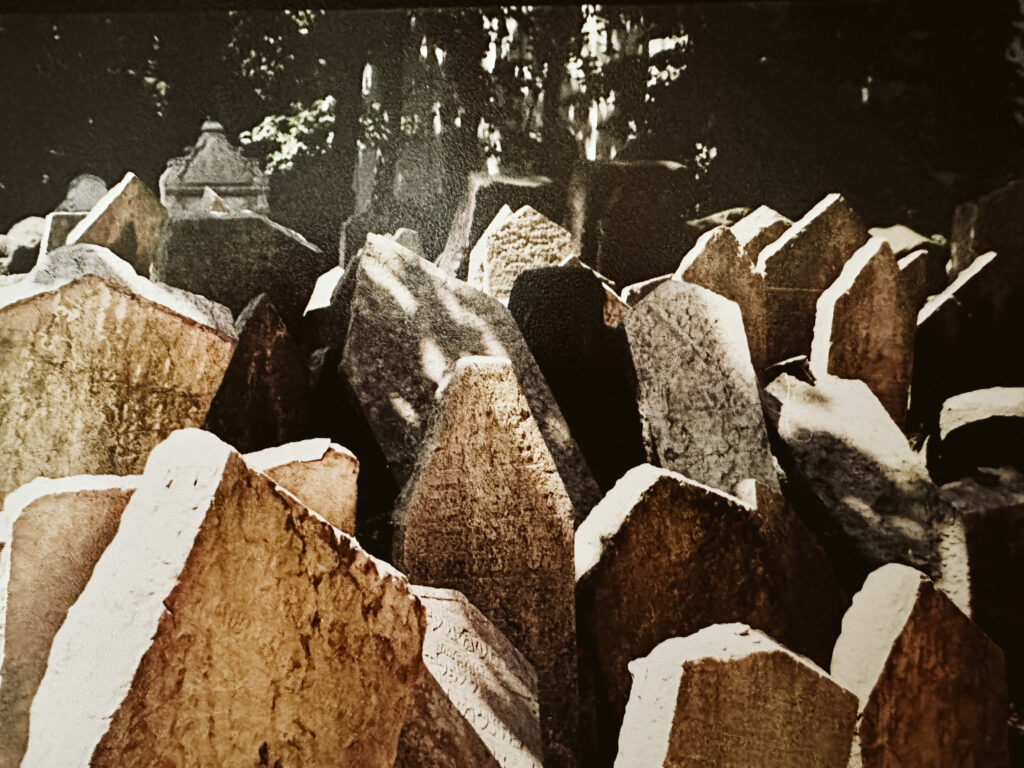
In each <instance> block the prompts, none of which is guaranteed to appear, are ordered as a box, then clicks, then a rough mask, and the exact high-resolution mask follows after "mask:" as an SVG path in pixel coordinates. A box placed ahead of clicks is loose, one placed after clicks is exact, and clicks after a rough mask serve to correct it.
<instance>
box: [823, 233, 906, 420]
mask: <svg viewBox="0 0 1024 768" xmlns="http://www.w3.org/2000/svg"><path fill="white" fill-rule="evenodd" d="M916 328H917V309H916V308H915V306H914V304H913V301H912V300H911V299H910V297H908V296H906V295H905V294H904V292H903V290H902V287H901V284H900V275H899V266H898V265H897V263H896V257H895V256H893V253H892V250H891V249H890V248H889V244H888V242H886V241H885V240H883V239H881V238H878V237H875V238H872V239H870V240H868V242H867V243H866V244H865V245H863V246H862V247H861V248H860V249H858V250H857V252H856V253H854V254H853V256H851V257H850V260H849V261H847V262H846V264H845V265H844V266H843V271H842V272H841V273H840V274H839V277H838V278H836V281H835V282H834V283H832V285H831V286H829V288H828V289H827V290H826V291H824V292H823V293H822V294H821V296H819V297H818V308H817V316H816V319H815V321H814V338H813V341H812V342H811V372H812V373H813V374H814V375H815V376H826V375H829V374H831V375H832V376H836V377H838V378H840V379H860V380H861V381H863V382H864V383H865V384H867V385H868V388H869V389H870V390H871V391H872V392H873V393H874V394H875V397H877V398H878V399H879V401H880V402H881V403H882V405H883V406H885V410H886V411H888V413H889V415H890V416H891V417H892V419H893V421H895V422H896V424H898V425H899V426H901V427H902V426H903V423H904V421H905V419H906V415H907V404H908V402H909V400H910V376H911V371H912V369H913V358H914V331H915V330H916Z"/></svg>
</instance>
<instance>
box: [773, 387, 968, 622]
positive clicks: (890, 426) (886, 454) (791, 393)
mask: <svg viewBox="0 0 1024 768" xmlns="http://www.w3.org/2000/svg"><path fill="white" fill-rule="evenodd" d="M765 392H766V396H767V400H768V402H767V403H766V410H767V413H768V415H769V423H770V424H771V425H772V431H773V439H774V440H775V445H776V451H775V453H776V455H777V456H778V458H779V462H780V463H781V465H782V468H783V469H784V470H785V472H786V477H787V479H788V485H787V496H788V497H789V499H790V500H791V501H792V503H793V505H794V507H795V508H796V511H797V513H798V514H799V515H800V518H801V519H802V520H803V521H804V523H805V524H806V525H807V527H808V528H810V529H811V531H812V532H813V533H814V534H815V535H817V537H818V540H819V541H821V543H822V546H823V547H824V548H825V551H826V552H827V553H828V554H829V558H830V559H831V561H832V562H833V563H834V564H835V566H836V570H837V572H838V573H839V575H840V578H841V580H842V582H843V585H844V587H845V588H846V589H847V590H848V591H850V592H852V591H854V590H856V589H857V586H858V585H859V584H860V583H861V582H863V580H864V578H865V576H866V575H867V573H869V572H870V571H872V570H874V569H875V568H878V567H879V566H881V565H884V564H885V563H890V562H898V563H905V564H907V565H912V566H914V567H915V568H920V569H921V570H923V571H925V572H926V573H929V574H931V575H932V577H933V578H935V579H937V580H940V581H941V585H942V586H943V588H944V589H947V590H948V591H949V592H950V593H951V594H952V595H953V596H954V599H955V600H956V601H957V603H958V604H959V605H963V606H966V605H967V604H968V597H967V595H966V594H965V591H964V590H965V588H966V585H965V584H963V583H962V582H963V572H964V569H965V567H966V562H965V560H966V551H965V550H966V544H965V543H964V541H963V538H964V534H963V529H962V525H960V523H959V521H958V520H957V519H956V516H955V515H952V514H951V511H950V510H949V509H947V508H946V506H945V505H944V504H943V503H942V500H941V499H940V498H939V490H938V487H937V486H936V485H935V484H934V483H933V482H932V480H931V478H930V477H929V476H928V472H927V469H926V467H925V462H924V459H923V457H922V456H920V455H919V454H917V453H915V452H914V451H912V450H911V449H910V446H909V445H908V444H907V439H906V437H905V436H904V435H903V433H902V432H901V431H900V429H899V427H897V426H896V424H895V423H894V422H893V421H892V419H891V418H890V417H889V414H888V413H887V412H886V411H885V408H884V407H883V406H882V404H881V403H880V402H879V401H878V398H876V397H875V396H874V394H872V392H871V390H870V389H869V388H868V386H867V384H865V383H864V382H862V381H857V380H853V379H838V378H835V377H833V376H819V377H818V378H817V379H816V380H815V383H814V384H813V385H811V384H807V383H805V382H803V381H799V380H798V379H796V378H794V377H793V376H790V375H788V374H783V375H781V376H779V377H778V378H777V379H775V380H774V381H773V382H772V383H771V384H769V385H768V387H767V388H766V390H765Z"/></svg>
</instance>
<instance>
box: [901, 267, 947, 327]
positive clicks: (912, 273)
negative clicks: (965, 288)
mask: <svg viewBox="0 0 1024 768" xmlns="http://www.w3.org/2000/svg"><path fill="white" fill-rule="evenodd" d="M927 259H928V252H927V251H925V250H924V249H922V250H919V251H914V252H912V253H910V254H908V255H907V256H902V257H900V258H898V259H897V260H896V265H897V266H898V267H899V282H900V291H902V293H903V296H905V297H906V301H907V302H908V303H909V304H910V306H911V307H913V308H914V319H915V330H916V320H917V313H918V312H920V311H921V307H923V306H924V303H925V301H926V300H927V299H928V296H929V294H930V293H931V291H930V289H929V286H928V273H927V269H928V261H927ZM939 290H941V288H940V289H939Z"/></svg>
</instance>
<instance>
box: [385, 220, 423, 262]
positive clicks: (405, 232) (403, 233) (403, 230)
mask: <svg viewBox="0 0 1024 768" xmlns="http://www.w3.org/2000/svg"><path fill="white" fill-rule="evenodd" d="M391 239H392V240H394V241H395V242H396V243H398V244H399V245H400V246H402V247H403V248H408V249H409V250H410V251H412V252H413V253H415V254H416V255H417V256H419V257H420V258H426V254H425V253H424V251H423V244H422V243H421V242H420V233H419V232H417V231H416V230H415V229H409V228H408V227H399V228H398V229H396V230H395V233H394V234H393V235H391Z"/></svg>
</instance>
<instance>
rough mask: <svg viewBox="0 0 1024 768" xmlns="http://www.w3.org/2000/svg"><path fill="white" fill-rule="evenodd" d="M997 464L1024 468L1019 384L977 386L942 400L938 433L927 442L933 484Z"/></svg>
mask: <svg viewBox="0 0 1024 768" xmlns="http://www.w3.org/2000/svg"><path fill="white" fill-rule="evenodd" d="M1001 466H1014V467H1017V469H1020V470H1022V471H1024V387H992V388H991V389H980V390H976V391H974V392H965V393H964V394H962V395H956V396H955V397H951V398H949V400H947V401H946V402H945V403H943V405H942V413H941V414H940V415H939V430H938V434H937V435H935V436H934V437H933V438H932V439H929V441H928V470H929V471H930V472H931V474H932V477H934V478H935V480H936V482H939V483H947V482H950V481H952V480H956V479H958V478H961V477H965V476H967V475H970V474H971V473H972V472H973V471H974V470H975V469H976V468H977V467H1001Z"/></svg>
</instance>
